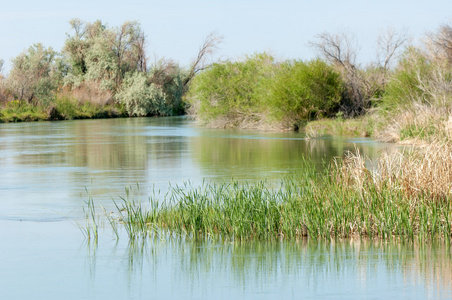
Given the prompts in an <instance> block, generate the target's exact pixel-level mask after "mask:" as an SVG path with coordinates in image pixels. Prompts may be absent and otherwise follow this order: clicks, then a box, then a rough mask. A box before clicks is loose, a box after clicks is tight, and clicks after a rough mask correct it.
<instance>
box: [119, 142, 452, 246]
mask: <svg viewBox="0 0 452 300" xmlns="http://www.w3.org/2000/svg"><path fill="white" fill-rule="evenodd" d="M426 150H427V151H423V152H411V153H408V154H405V155H402V154H400V153H396V154H387V155H383V156H382V158H380V160H379V161H378V163H377V169H376V170H373V169H371V168H369V167H367V165H368V164H366V159H365V158H364V157H363V156H361V155H360V154H359V152H355V153H352V152H350V153H348V154H347V155H346V156H345V158H344V159H337V160H335V161H334V163H333V164H331V166H330V168H329V169H327V170H324V171H321V172H320V173H319V172H317V171H316V169H315V167H314V165H313V164H312V163H310V162H308V161H306V162H305V164H306V166H305V170H306V171H305V172H303V173H302V174H297V175H293V176H291V177H289V178H286V179H284V180H282V181H281V184H280V185H279V186H277V187H275V186H272V185H271V184H270V183H268V182H265V181H262V182H258V183H255V184H251V183H239V182H237V181H231V182H225V183H222V184H216V183H207V182H205V183H204V184H203V185H201V186H200V187H196V188H195V187H192V186H191V185H189V184H186V185H184V186H175V187H172V188H171V191H170V193H168V194H167V195H166V196H165V197H164V199H163V200H161V199H159V198H158V197H151V198H150V201H149V207H148V208H146V209H145V208H144V206H143V204H142V203H141V202H139V201H133V200H126V199H122V200H123V205H122V206H120V205H117V208H118V213H119V214H120V222H121V224H123V226H124V227H125V229H126V231H127V232H128V235H129V237H130V238H135V237H137V236H146V235H148V234H153V233H157V234H160V233H162V232H164V231H165V232H168V233H170V234H171V235H177V236H184V237H188V238H192V239H213V240H230V241H244V240H276V239H288V240H293V239H300V238H305V237H309V238H314V239H316V238H321V239H337V238H350V237H361V238H362V237H366V238H367V237H369V238H380V239H392V238H399V239H408V240H414V239H421V240H425V239H443V240H445V241H447V242H449V241H450V237H451V234H452V229H451V226H452V223H451V220H452V204H451V201H450V198H451V197H450V191H451V190H452V184H451V183H450V182H452V180H450V179H451V177H452V155H451V153H452V148H451V147H450V146H447V145H444V144H437V145H435V146H432V147H431V148H428V149H426Z"/></svg>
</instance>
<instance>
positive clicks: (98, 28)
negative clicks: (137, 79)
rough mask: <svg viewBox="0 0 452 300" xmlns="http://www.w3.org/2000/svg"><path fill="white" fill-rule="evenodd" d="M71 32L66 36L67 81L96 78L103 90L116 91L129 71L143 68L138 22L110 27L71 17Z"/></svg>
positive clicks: (140, 34) (70, 82)
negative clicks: (68, 67)
mask: <svg viewBox="0 0 452 300" xmlns="http://www.w3.org/2000/svg"><path fill="white" fill-rule="evenodd" d="M70 24H71V27H72V30H73V35H69V36H68V39H67V40H66V43H65V47H64V50H63V51H64V53H65V54H66V57H67V60H68V62H69V64H70V66H71V67H70V70H69V76H68V77H67V78H65V81H66V84H70V85H72V86H75V87H76V86H78V85H80V84H81V83H82V82H83V81H84V80H88V81H96V82H99V83H100V85H101V87H102V88H103V89H105V90H111V91H116V90H118V89H119V87H120V85H121V83H122V80H123V79H124V77H125V76H126V74H127V73H128V72H134V71H146V57H145V53H144V51H145V50H144V46H145V42H144V39H145V38H144V33H143V31H142V30H141V27H140V25H139V24H138V23H137V22H125V23H124V24H123V25H121V26H120V27H117V28H109V27H107V26H106V25H105V24H103V23H102V22H101V21H96V22H94V23H87V22H83V21H81V20H79V19H73V20H71V22H70Z"/></svg>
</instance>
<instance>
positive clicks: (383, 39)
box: [377, 28, 409, 72]
mask: <svg viewBox="0 0 452 300" xmlns="http://www.w3.org/2000/svg"><path fill="white" fill-rule="evenodd" d="M408 41H409V38H408V35H407V34H406V33H405V32H397V31H395V30H394V29H393V28H388V29H386V30H382V31H380V33H379V35H378V37H377V60H378V65H379V66H380V68H382V69H383V70H384V71H385V72H386V71H388V70H389V69H390V67H391V63H392V61H393V59H394V58H396V57H397V56H398V55H399V54H400V52H401V50H402V49H403V47H404V46H405V45H406V44H407V43H408Z"/></svg>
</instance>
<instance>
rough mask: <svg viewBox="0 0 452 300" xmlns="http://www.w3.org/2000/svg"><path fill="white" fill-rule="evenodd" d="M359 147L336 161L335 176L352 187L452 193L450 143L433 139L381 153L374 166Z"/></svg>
mask: <svg viewBox="0 0 452 300" xmlns="http://www.w3.org/2000/svg"><path fill="white" fill-rule="evenodd" d="M366 162H368V159H366V158H365V157H364V156H362V155H361V154H360V153H359V151H355V152H349V153H347V155H346V156H345V158H344V160H343V163H342V164H338V163H336V170H337V172H336V174H337V175H336V176H337V180H338V181H340V182H341V183H343V184H346V185H347V186H350V187H352V188H355V189H358V190H362V191H368V188H369V187H370V186H372V187H373V188H377V189H381V188H383V187H385V188H390V189H394V190H397V191H401V192H403V194H405V195H406V196H408V197H410V198H417V197H418V196H426V197H425V199H431V200H440V199H446V198H448V197H450V196H451V195H452V144H451V143H448V142H439V141H435V142H432V143H430V144H428V145H427V146H424V147H422V148H419V149H411V150H409V151H406V152H405V153H403V152H399V151H398V152H392V153H383V154H382V156H381V157H380V158H379V159H378V161H377V163H376V168H375V170H372V169H371V168H369V167H368V166H367V165H368V163H367V165H366Z"/></svg>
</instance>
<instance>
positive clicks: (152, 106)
mask: <svg viewBox="0 0 452 300" xmlns="http://www.w3.org/2000/svg"><path fill="white" fill-rule="evenodd" d="M147 81H148V78H147V76H146V75H145V74H144V73H141V72H136V73H132V74H129V75H128V76H127V77H126V78H125V80H124V83H123V85H122V88H121V90H120V91H119V92H118V93H117V94H116V99H117V100H118V101H119V102H120V103H122V104H124V105H125V107H126V110H127V113H128V114H129V115H130V116H147V115H159V113H160V111H161V109H163V107H164V102H165V97H164V94H163V92H162V90H161V89H160V88H158V87H157V86H156V85H155V84H153V83H151V84H148V82H147Z"/></svg>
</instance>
